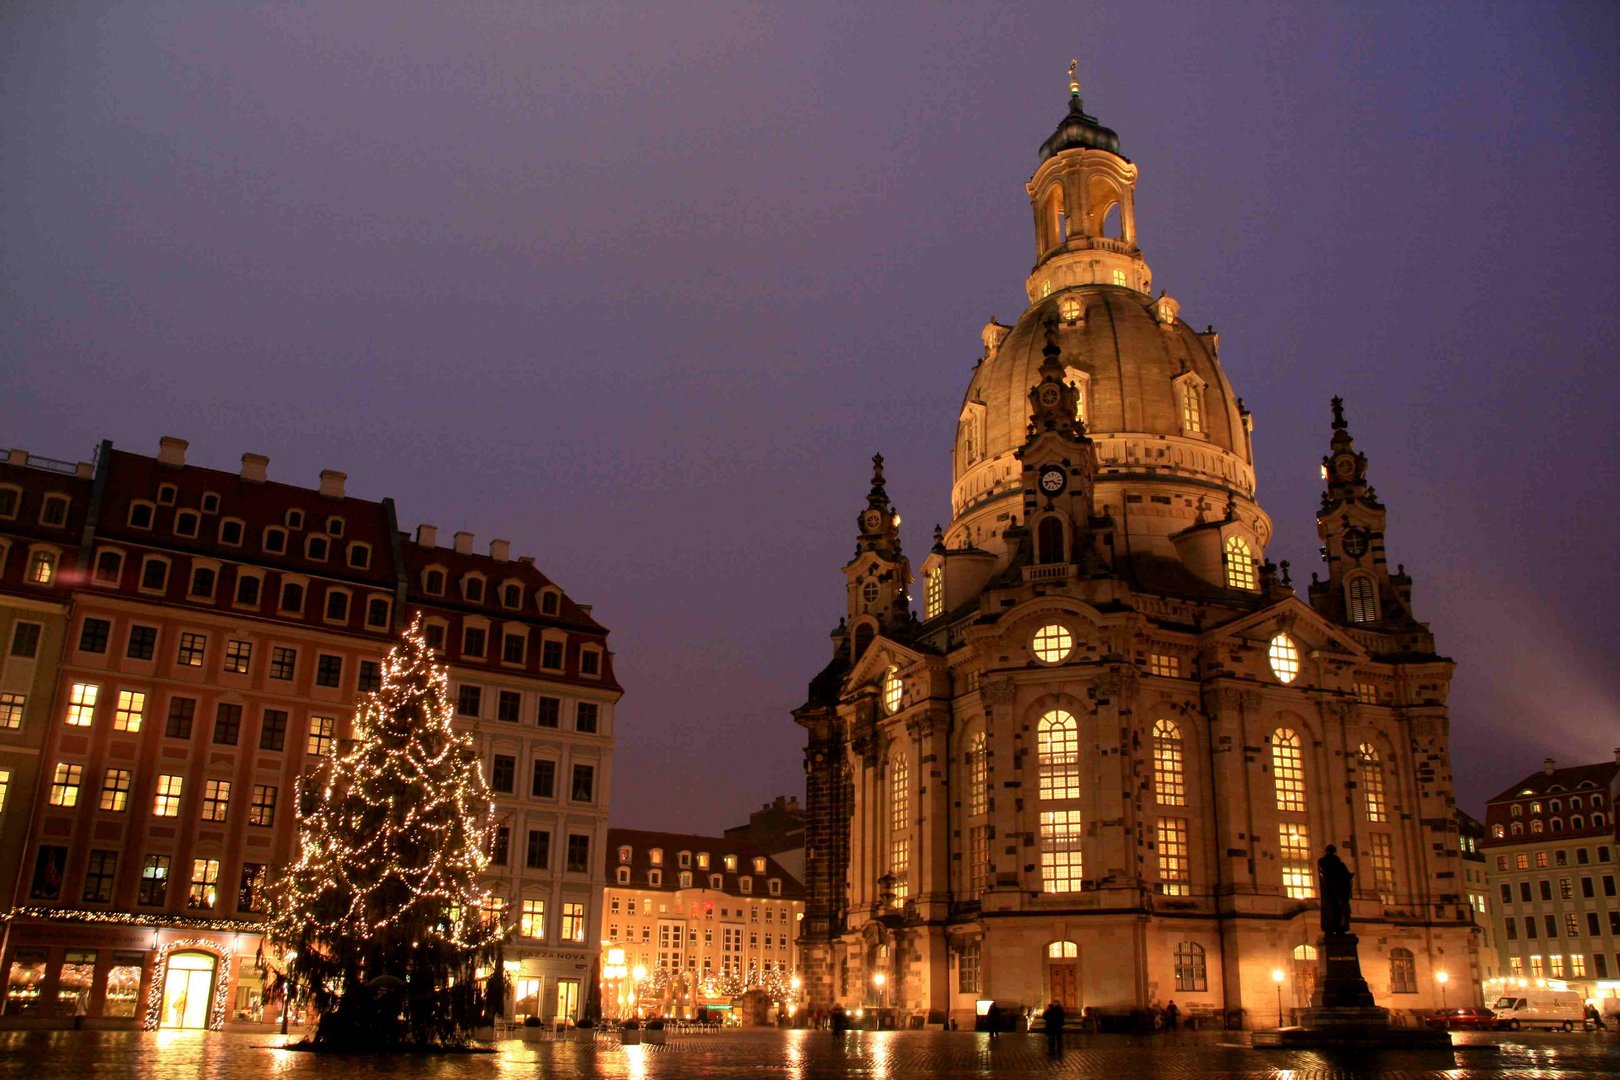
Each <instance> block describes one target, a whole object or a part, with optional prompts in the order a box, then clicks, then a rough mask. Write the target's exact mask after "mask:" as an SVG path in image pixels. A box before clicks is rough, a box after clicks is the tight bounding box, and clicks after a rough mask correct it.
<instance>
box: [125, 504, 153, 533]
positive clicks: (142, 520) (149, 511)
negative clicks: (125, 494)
mask: <svg viewBox="0 0 1620 1080" xmlns="http://www.w3.org/2000/svg"><path fill="white" fill-rule="evenodd" d="M155 513H156V510H155V508H154V507H153V506H152V504H151V503H149V502H132V503H130V504H129V527H130V528H132V529H150V528H151V527H152V517H153V515H154V514H155Z"/></svg>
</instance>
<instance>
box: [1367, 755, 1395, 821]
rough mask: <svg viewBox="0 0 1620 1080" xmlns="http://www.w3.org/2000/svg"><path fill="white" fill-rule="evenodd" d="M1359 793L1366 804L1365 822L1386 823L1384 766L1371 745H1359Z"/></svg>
mask: <svg viewBox="0 0 1620 1080" xmlns="http://www.w3.org/2000/svg"><path fill="white" fill-rule="evenodd" d="M1361 793H1362V795H1363V796H1364V797H1365V799H1366V802H1367V820H1368V821H1371V822H1373V823H1375V824H1378V823H1382V822H1385V821H1388V820H1389V814H1388V811H1387V809H1386V807H1385V805H1384V765H1383V762H1381V761H1379V760H1378V748H1377V747H1375V746H1373V744H1372V743H1362V744H1361Z"/></svg>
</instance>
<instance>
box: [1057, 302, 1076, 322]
mask: <svg viewBox="0 0 1620 1080" xmlns="http://www.w3.org/2000/svg"><path fill="white" fill-rule="evenodd" d="M1058 310H1059V311H1060V312H1062V314H1063V321H1064V322H1071V323H1072V322H1079V321H1080V301H1078V300H1076V299H1075V298H1074V297H1072V296H1070V297H1068V298H1066V299H1065V300H1064V301H1063V303H1061V304H1059V305H1058Z"/></svg>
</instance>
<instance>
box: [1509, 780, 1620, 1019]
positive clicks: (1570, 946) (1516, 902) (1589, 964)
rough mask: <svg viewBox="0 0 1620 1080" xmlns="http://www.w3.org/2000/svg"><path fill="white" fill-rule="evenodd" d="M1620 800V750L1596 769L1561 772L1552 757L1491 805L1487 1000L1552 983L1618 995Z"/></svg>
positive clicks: (1596, 995) (1594, 994)
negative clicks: (1492, 964)
mask: <svg viewBox="0 0 1620 1080" xmlns="http://www.w3.org/2000/svg"><path fill="white" fill-rule="evenodd" d="M1616 798H1620V750H1617V751H1615V760H1614V761H1605V762H1597V763H1594V764H1591V765H1574V766H1566V767H1564V768H1559V767H1558V766H1557V764H1556V763H1555V762H1554V761H1553V759H1552V758H1548V759H1547V760H1546V762H1545V763H1544V764H1543V766H1542V768H1541V769H1540V770H1538V771H1536V772H1533V773H1531V774H1530V775H1528V776H1526V777H1525V778H1524V779H1522V780H1520V781H1519V782H1518V783H1516V784H1514V785H1513V786H1512V787H1509V788H1508V789H1507V790H1505V791H1503V792H1502V793H1501V794H1499V795H1497V796H1496V797H1495V798H1493V799H1491V800H1490V802H1488V803H1487V804H1486V806H1485V827H1486V829H1487V831H1488V835H1487V836H1486V838H1485V843H1484V849H1483V850H1484V854H1485V859H1486V867H1487V870H1488V872H1489V875H1490V892H1491V895H1492V899H1493V900H1494V902H1495V909H1494V915H1493V921H1494V924H1495V926H1494V930H1495V940H1496V948H1497V977H1496V978H1495V979H1494V980H1487V982H1486V984H1485V990H1486V997H1487V999H1488V1000H1495V998H1496V995H1497V994H1499V993H1502V992H1504V991H1505V990H1507V989H1509V988H1511V987H1520V988H1522V987H1525V986H1544V985H1547V984H1549V983H1551V984H1553V985H1554V987H1555V988H1556V989H1563V988H1566V987H1567V988H1568V989H1570V990H1576V991H1579V992H1580V993H1581V994H1582V995H1583V996H1584V997H1586V998H1589V999H1593V998H1615V997H1620V896H1617V895H1616V885H1615V882H1616V879H1617V877H1620V867H1617V866H1616V863H1615V853H1616V851H1617V850H1620V827H1617V826H1616V823H1615V816H1614V805H1615V799H1616ZM1609 1011H1610V1012H1615V1011H1620V1007H1616V1008H1611V1009H1610V1010H1609Z"/></svg>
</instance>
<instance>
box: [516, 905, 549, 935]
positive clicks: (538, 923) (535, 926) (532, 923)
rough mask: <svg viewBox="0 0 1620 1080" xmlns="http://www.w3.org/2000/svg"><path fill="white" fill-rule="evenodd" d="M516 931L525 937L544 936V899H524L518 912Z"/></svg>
mask: <svg viewBox="0 0 1620 1080" xmlns="http://www.w3.org/2000/svg"><path fill="white" fill-rule="evenodd" d="M518 933H519V934H520V935H521V936H523V937H526V938H542V939H543V938H544V937H545V936H546V902H545V901H544V900H525V901H523V908H522V910H521V911H520V912H519V914H518Z"/></svg>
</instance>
